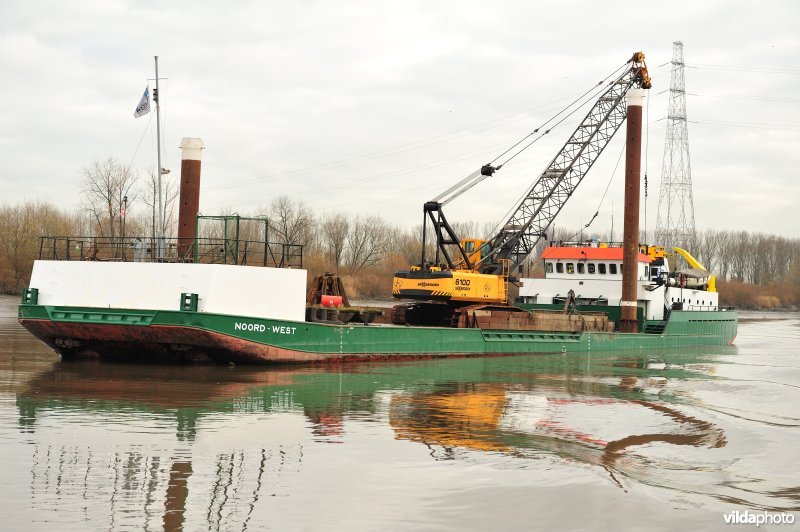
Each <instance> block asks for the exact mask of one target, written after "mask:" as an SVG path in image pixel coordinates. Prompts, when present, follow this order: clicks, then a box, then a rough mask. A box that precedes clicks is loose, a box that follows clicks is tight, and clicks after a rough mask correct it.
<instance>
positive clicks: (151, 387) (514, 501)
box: [0, 297, 800, 530]
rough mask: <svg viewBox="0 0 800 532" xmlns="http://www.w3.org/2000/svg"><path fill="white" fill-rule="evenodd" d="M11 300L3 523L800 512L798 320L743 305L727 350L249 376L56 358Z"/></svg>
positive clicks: (641, 517) (504, 524)
mask: <svg viewBox="0 0 800 532" xmlns="http://www.w3.org/2000/svg"><path fill="white" fill-rule="evenodd" d="M16 304H17V300H16V299H15V298H6V297H0V472H1V473H2V474H1V475H0V508H2V515H3V523H2V525H0V528H2V529H3V530H179V529H183V530H267V529H269V530H449V529H468V530H497V529H502V530H537V529H541V530H550V529H555V528H559V529H564V530H595V529H617V530H674V529H676V528H681V527H691V528H692V529H705V530H708V529H711V530H714V529H724V528H730V527H729V526H726V525H725V522H724V516H725V514H729V513H730V512H734V511H738V512H744V511H745V510H747V511H749V512H760V513H763V512H764V511H767V512H770V513H773V512H791V514H790V516H791V517H794V516H797V517H800V465H798V449H800V445H799V443H800V410H799V409H798V406H800V314H796V313H786V314H766V315H765V314H760V313H749V314H748V313H743V314H741V315H740V316H741V318H742V320H741V323H740V326H739V337H738V338H737V339H736V343H735V346H733V347H727V348H703V349H700V350H692V351H689V352H680V353H675V352H650V353H618V354H608V355H596V354H593V355H591V357H588V356H586V355H564V354H558V355H537V356H522V357H509V358H488V359H456V360H433V361H421V362H410V363H396V364H389V363H382V364H353V365H345V366H340V367H331V368H325V367H310V368H303V367H281V368H275V369H263V368H247V367H233V368H229V367H168V366H142V365H121V364H99V363H87V362H70V363H61V362H59V361H58V358H57V356H56V355H55V354H53V353H52V352H51V351H50V350H49V349H47V348H46V347H45V346H43V345H42V344H40V343H39V342H38V341H36V340H35V339H34V338H33V337H31V336H30V335H29V334H28V333H27V332H26V331H25V330H24V329H22V328H21V327H20V326H19V325H18V324H17V322H16ZM787 518H788V517H787ZM795 526H800V524H795V525H788V526H787V525H773V526H771V527H768V529H791V528H794V527H795ZM734 528H736V529H748V528H751V527H749V526H745V525H738V526H734ZM763 529H765V527H763V526H762V527H761V530H763Z"/></svg>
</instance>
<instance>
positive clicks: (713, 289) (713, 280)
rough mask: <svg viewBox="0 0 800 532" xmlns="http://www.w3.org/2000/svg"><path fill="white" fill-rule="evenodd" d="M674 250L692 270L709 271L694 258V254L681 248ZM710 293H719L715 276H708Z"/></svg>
mask: <svg viewBox="0 0 800 532" xmlns="http://www.w3.org/2000/svg"><path fill="white" fill-rule="evenodd" d="M672 249H673V250H675V253H677V254H678V255H680V256H681V257H683V258H684V259H686V262H688V263H689V266H691V267H692V268H697V269H700V270H703V271H704V272H707V271H708V270H706V267H705V266H703V265H702V264H700V262H699V261H698V260H697V259H696V258H694V257H693V256H692V254H691V253H689V252H688V251H686V250H685V249H681V248H672ZM708 291H709V292H716V291H717V278H716V276H714V275H709V276H708Z"/></svg>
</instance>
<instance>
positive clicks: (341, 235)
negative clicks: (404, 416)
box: [0, 182, 800, 308]
mask: <svg viewBox="0 0 800 532" xmlns="http://www.w3.org/2000/svg"><path fill="white" fill-rule="evenodd" d="M126 186H130V183H128V182H126ZM129 190H132V189H129ZM131 196H133V194H131ZM131 196H127V201H125V197H126V194H123V195H119V194H117V195H111V196H108V197H106V198H105V199H102V200H101V201H100V202H97V203H100V204H101V205H102V206H103V207H104V209H102V210H101V209H99V208H97V207H93V208H88V207H87V206H86V205H84V206H83V207H82V208H81V209H80V210H78V211H76V212H67V211H63V210H59V209H57V208H56V207H54V206H53V205H49V204H47V203H42V202H24V203H21V204H17V205H4V206H0V290H2V291H3V292H5V293H19V292H20V291H21V290H22V289H23V288H24V287H25V286H27V283H28V281H29V277H30V271H31V267H32V264H33V261H34V259H35V258H37V257H38V255H39V245H40V243H39V237H40V236H43V235H50V236H56V235H57V236H68V235H73V236H103V237H105V238H108V237H119V238H120V239H122V234H123V233H124V235H125V239H126V240H127V239H129V238H131V237H133V236H145V237H147V236H149V235H150V234H151V233H152V232H153V227H154V225H155V223H154V222H155V219H156V216H155V215H154V213H153V211H152V206H154V205H155V202H153V201H149V202H143V203H146V206H147V207H148V208H139V209H132V204H133V202H132V201H131ZM109 197H110V198H111V199H110V200H109V199H108V198H109ZM85 199H86V197H85ZM170 199H171V200H172V199H173V198H170ZM87 203H88V200H87ZM109 203H111V207H110V208H109V207H108V204H109ZM172 203H173V201H171V202H170V206H171V205H172ZM123 209H125V210H127V212H126V213H125V214H126V215H125V216H122V212H123V211H122V210H123ZM260 210H261V211H262V212H265V213H266V217H267V218H268V220H269V235H270V236H269V240H270V241H274V242H281V243H289V244H301V245H303V246H304V266H305V268H306V269H307V270H308V272H309V276H313V275H317V274H321V273H324V272H335V273H338V274H340V275H341V276H342V277H343V280H344V283H345V286H346V288H347V289H348V292H349V293H350V295H351V297H354V298H385V297H388V296H389V295H390V293H391V282H392V274H393V273H394V271H396V270H398V269H402V268H407V267H408V266H409V265H412V264H416V263H418V262H419V259H420V251H421V246H422V241H421V227H419V226H417V227H413V228H401V227H397V226H395V225H393V224H391V223H389V222H387V221H386V220H384V219H383V218H381V217H379V216H352V215H349V214H347V213H343V212H336V213H330V214H327V215H322V216H315V215H314V214H313V213H312V211H311V209H310V208H309V207H308V206H307V205H306V204H304V203H303V202H300V201H294V200H292V199H290V198H288V197H279V198H277V199H275V200H274V201H272V202H271V203H270V204H269V206H267V207H266V208H262V209H260ZM167 214H168V215H167V216H165V220H166V221H165V225H166V227H167V231H166V234H168V235H169V234H172V232H173V230H174V223H173V220H174V218H175V216H174V213H173V212H169V213H167ZM215 214H231V213H215ZM454 226H455V229H456V232H457V234H459V235H461V236H465V237H466V236H472V237H476V238H486V237H488V236H489V235H491V234H492V231H493V226H492V225H491V224H485V223H484V224H480V223H475V222H467V223H456V224H454ZM200 231H201V234H200V235H198V236H201V237H203V236H208V235H209V234H211V233H215V232H217V231H218V228H217V227H215V226H213V225H201V227H200ZM551 233H552V234H551V235H550V238H552V239H555V240H575V239H578V238H583V239H586V238H591V237H592V236H596V238H598V239H599V240H600V241H604V240H608V236H607V235H602V234H597V235H589V234H587V233H585V232H584V233H575V232H573V231H567V230H565V229H555V230H552V231H551ZM240 238H253V239H257V238H258V235H257V234H256V235H247V234H241V235H240ZM428 242H429V246H430V238H429V239H428ZM543 245H544V244H543V243H542V244H540V247H543ZM433 251H434V250H433V248H432V247H429V250H428V253H430V254H431V255H429V256H432V253H433ZM691 251H692V252H693V254H694V255H695V257H697V258H698V260H699V261H700V262H701V263H703V264H705V265H706V267H707V268H708V269H709V270H711V271H712V272H714V273H715V274H716V275H717V277H718V279H719V282H718V286H719V289H720V297H721V302H722V303H723V304H732V305H735V306H737V307H739V308H771V307H776V308H777V307H781V308H786V307H792V306H798V305H800V239H790V238H785V237H781V236H776V235H766V234H761V233H748V232H746V231H738V232H737V231H717V230H706V231H700V232H698V235H697V244H696V249H694V250H691ZM537 264H538V261H535V260H530V261H529V263H528V264H526V265H525V269H524V272H523V273H524V274H525V275H529V276H535V275H537V267H536V266H537Z"/></svg>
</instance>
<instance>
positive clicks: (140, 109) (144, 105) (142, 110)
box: [133, 87, 150, 118]
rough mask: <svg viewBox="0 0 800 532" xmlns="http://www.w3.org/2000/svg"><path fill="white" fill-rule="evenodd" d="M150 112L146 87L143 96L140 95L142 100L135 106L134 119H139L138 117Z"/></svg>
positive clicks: (148, 88) (148, 93)
mask: <svg viewBox="0 0 800 532" xmlns="http://www.w3.org/2000/svg"><path fill="white" fill-rule="evenodd" d="M149 112H150V87H147V88H146V89H145V90H144V94H142V99H141V100H139V105H137V106H136V110H135V111H134V112H133V117H134V118H139V117H140V116H144V115H146V114H147V113H149Z"/></svg>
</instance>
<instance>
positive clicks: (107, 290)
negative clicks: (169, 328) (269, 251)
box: [30, 260, 306, 321]
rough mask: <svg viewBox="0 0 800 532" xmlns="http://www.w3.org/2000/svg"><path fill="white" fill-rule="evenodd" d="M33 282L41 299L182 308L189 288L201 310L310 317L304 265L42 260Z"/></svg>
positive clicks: (73, 303) (82, 304) (74, 303)
mask: <svg viewBox="0 0 800 532" xmlns="http://www.w3.org/2000/svg"><path fill="white" fill-rule="evenodd" d="M30 286H31V287H32V288H38V289H39V304H40V305H56V306H72V307H102V308H126V309H142V310H179V309H180V303H181V293H184V292H185V293H194V294H197V295H198V296H199V304H198V310H199V311H200V312H213V313H215V314H231V315H236V316H256V317H262V318H275V319H285V320H295V321H303V320H304V319H305V298H306V271H305V270H289V269H284V268H260V267H254V266H233V265H225V264H169V263H147V262H94V261H83V262H77V261H73V262H71V261H44V260H37V261H36V262H35V263H34V264H33V273H32V275H31V282H30Z"/></svg>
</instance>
